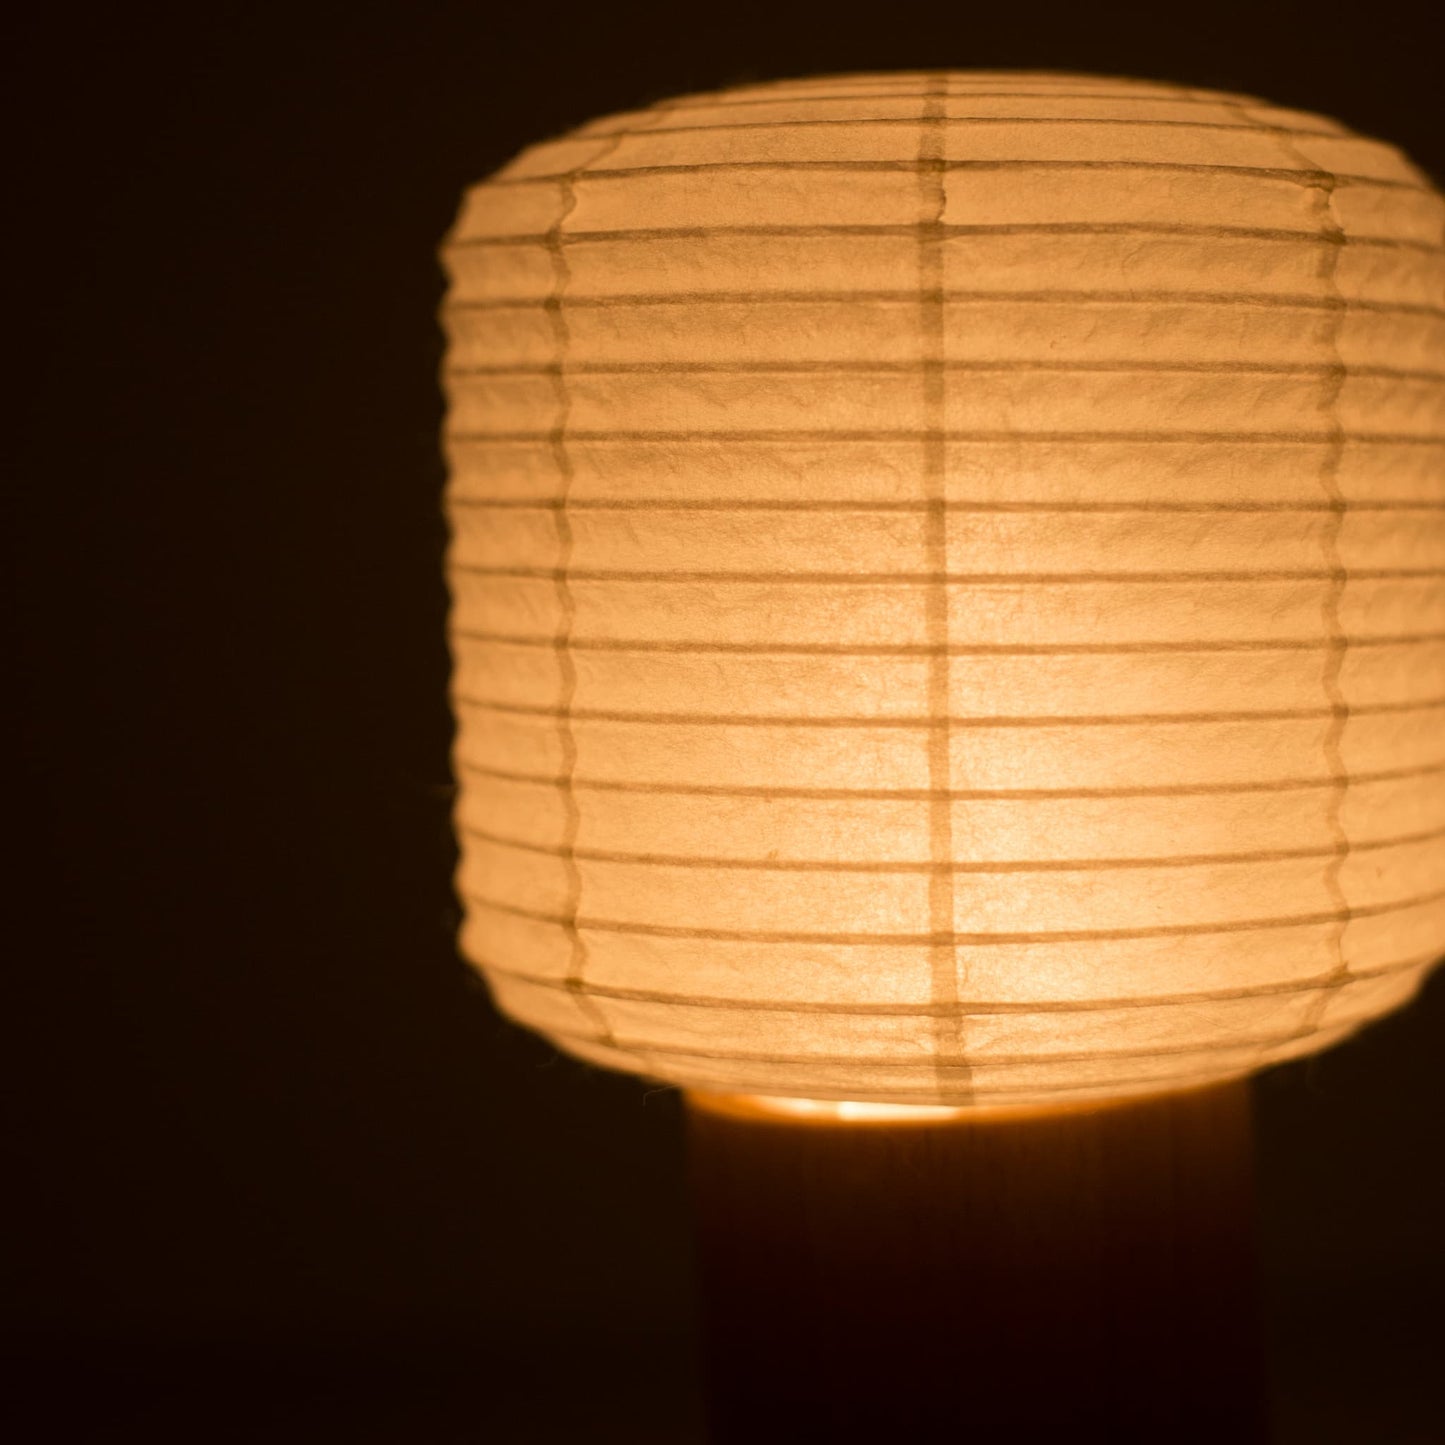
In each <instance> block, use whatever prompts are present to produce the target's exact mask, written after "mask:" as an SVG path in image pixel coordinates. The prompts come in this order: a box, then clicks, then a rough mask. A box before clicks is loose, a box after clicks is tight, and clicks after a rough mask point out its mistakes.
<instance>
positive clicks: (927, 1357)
mask: <svg viewBox="0 0 1445 1445" xmlns="http://www.w3.org/2000/svg"><path fill="white" fill-rule="evenodd" d="M688 1119H689V1126H688V1127H689V1136H690V1149H691V1156H692V1171H693V1180H694V1192H695V1208H696V1216H697V1228H698V1244H699V1255H700V1273H701V1284H702V1300H703V1314H704V1320H703V1334H704V1342H705V1345H704V1348H705V1353H706V1361H705V1366H706V1374H707V1386H708V1392H709V1414H710V1425H711V1430H712V1435H711V1438H712V1440H713V1442H714V1445H771V1442H774V1441H778V1442H782V1441H786V1442H788V1445H801V1442H811V1441H818V1442H829V1445H844V1442H853V1441H867V1442H870V1445H892V1442H912V1441H939V1442H943V1441H949V1442H952V1441H958V1442H970V1445H971V1442H988V1445H993V1442H1008V1445H1017V1442H1027V1441H1036V1440H1037V1441H1050V1442H1076V1441H1080V1440H1088V1441H1092V1440H1101V1441H1109V1442H1111V1445H1128V1442H1135V1441H1140V1442H1143V1441H1147V1442H1149V1445H1193V1442H1209V1445H1250V1442H1257V1441H1262V1440H1264V1439H1265V1436H1266V1432H1265V1426H1264V1409H1263V1370H1262V1363H1261V1350H1260V1343H1259V1334H1258V1324H1257V1313H1256V1310H1257V1306H1256V1289H1255V1277H1254V1274H1255V1271H1254V1230H1253V1194H1252V1156H1251V1141H1250V1097H1249V1091H1248V1085H1247V1084H1246V1083H1244V1082H1239V1083H1232V1084H1227V1085H1223V1086H1219V1087H1214V1088H1209V1089H1201V1090H1195V1091H1191V1092H1187V1093H1178V1094H1170V1095H1163V1096H1158V1097H1155V1098H1150V1099H1145V1100H1142V1101H1128V1102H1116V1103H1112V1104H1108V1105H1103V1106H1099V1107H1095V1108H1087V1109H1084V1108H1079V1109H1069V1110H1060V1111H1057V1112H1037V1113H1034V1112H1030V1113H1023V1112H1012V1113H1011V1112H1007V1111H995V1112H992V1113H989V1112H982V1113H978V1114H965V1115H954V1116H948V1117H944V1118H938V1117H933V1118H924V1119H921V1120H919V1121H918V1122H912V1121H909V1122H897V1121H888V1122H837V1121H831V1120H817V1119H813V1118H807V1119H799V1118H794V1117H789V1116H787V1115H783V1114H778V1113H774V1112H772V1111H770V1110H768V1109H766V1108H763V1107H760V1106H759V1105H758V1104H757V1103H756V1102H754V1101H750V1100H746V1099H738V1098H731V1097H726V1096H718V1095H706V1094H691V1095H689V1096H688Z"/></svg>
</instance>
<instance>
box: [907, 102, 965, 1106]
mask: <svg viewBox="0 0 1445 1445" xmlns="http://www.w3.org/2000/svg"><path fill="white" fill-rule="evenodd" d="M947 94H948V77H947V76H946V75H944V74H936V75H932V76H930V77H929V79H928V84H927V86H926V89H925V96H924V102H923V117H922V127H921V130H920V134H919V138H918V180H919V190H920V197H919V199H920V202H921V212H922V214H921V217H920V219H919V223H918V281H919V315H920V330H921V332H922V349H923V357H922V375H923V412H924V416H923V422H924V427H923V484H924V496H925V501H926V504H927V511H926V513H925V517H924V546H925V550H926V552H927V557H928V569H929V571H930V572H931V573H932V574H933V575H934V576H935V577H937V578H938V579H939V580H938V582H937V583H936V584H935V585H934V586H932V587H930V588H928V589H927V592H926V596H925V601H924V607H925V609H926V617H925V623H926V627H927V634H928V645H929V647H930V648H931V649H932V651H931V652H930V655H929V661H928V713H929V718H930V720H931V725H930V727H929V730H928V786H929V791H930V794H931V797H930V799H929V803H928V851H929V858H930V860H931V861H932V863H933V865H934V866H933V868H932V870H931V871H930V873H929V878H928V915H929V932H930V933H931V934H932V935H933V942H932V944H931V945H930V947H929V955H930V957H929V973H930V980H929V982H930V990H931V1000H932V1003H933V1005H934V1008H935V1010H936V1013H935V1020H934V1027H933V1053H934V1060H935V1065H934V1086H935V1088H936V1089H937V1091H938V1094H939V1097H940V1099H949V1100H953V1099H957V1098H958V1097H959V1095H960V1094H962V1095H964V1096H971V1095H972V1082H971V1078H972V1076H971V1071H970V1070H969V1068H968V1066H967V1064H965V1063H963V1062H962V1059H963V1052H964V1040H963V1017H962V1015H961V1013H960V1012H959V980H958V950H957V948H956V947H955V945H954V941H953V939H954V932H955V930H956V923H955V917H954V908H955V882H954V875H953V870H952V868H950V867H949V864H950V863H951V862H952V861H953V803H952V799H951V797H950V790H951V788H952V768H951V766H950V760H949V744H950V738H951V733H950V728H949V723H948V717H949V713H950V711H951V709H950V706H949V676H950V673H949V657H948V583H947V580H946V579H947V575H948V509H947V505H946V503H947V465H948V458H947V451H946V441H945V438H946V435H947V411H946V408H947V385H948V382H947V372H946V371H945V368H944V362H945V360H946V356H945V349H946V348H945V341H944V323H945V316H944V299H943V295H944V292H943V283H944V275H943V213H944V208H945V205H946V203H947V196H946V192H945V180H944V163H945V158H944V117H945V115H946V105H945V97H946V96H947ZM944 1060H947V1061H948V1062H947V1064H945V1063H944ZM950 1075H951V1076H952V1077H951V1078H950Z"/></svg>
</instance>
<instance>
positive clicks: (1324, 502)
mask: <svg viewBox="0 0 1445 1445" xmlns="http://www.w3.org/2000/svg"><path fill="white" fill-rule="evenodd" d="M1442 243H1445V203H1442V200H1441V197H1440V196H1439V195H1438V194H1436V193H1435V192H1434V191H1433V190H1432V189H1431V187H1430V185H1429V183H1428V182H1427V181H1426V179H1425V178H1424V177H1423V176H1422V175H1421V174H1420V172H1419V171H1417V170H1416V169H1415V168H1414V167H1412V166H1411V165H1410V164H1409V162H1408V161H1406V160H1405V159H1404V158H1403V157H1402V156H1401V155H1400V153H1399V152H1398V151H1396V150H1395V149H1394V148H1392V147H1390V146H1388V145H1384V144H1382V143H1380V142H1378V141H1374V140H1369V139H1364V138H1362V137H1360V136H1357V135H1355V134H1353V133H1351V132H1350V131H1349V130H1347V129H1346V128H1345V127H1343V126H1341V125H1339V124H1337V123H1335V122H1333V121H1330V120H1326V119H1323V118H1321V117H1319V116H1315V115H1309V114H1304V113H1301V112H1298V111H1293V110H1284V109H1280V108H1279V107H1276V106H1272V105H1269V104H1267V103H1265V102H1262V101H1258V100H1254V99H1251V98H1248V97H1244V96H1237V95H1228V94H1221V93H1217V92H1212V91H1202V90H1196V89H1186V88H1181V87H1178V86H1174V85H1165V84H1154V83H1144V82H1138V81H1132V80H1118V79H1109V78H1101V77H1088V76H1076V75H1038V74H1013V73H1011V74H989V73H981V72H956V73H940V74H908V73H889V74H884V75H858V76H841V77H833V78H826V79H813V80H804V81H798V82H789V83H778V84H766V85H753V86H745V87H742V88H739V89H734V90H729V91H725V92H721V93H718V94H713V95H697V96H690V97H687V98H685V99H680V100H675V101H669V102H665V103H662V104H659V105H656V106H653V107H651V108H650V109H647V110H643V111H639V112H635V113H629V114H625V115H616V116H610V117H608V118H606V119H603V120H599V121H596V122H594V123H592V124H590V125H587V126H584V127H583V128H582V129H580V130H578V131H576V132H574V133H572V134H571V135H568V136H565V137H563V138H562V139H560V140H555V141H550V142H547V143H545V144H542V145H537V146H534V147H532V148H530V149H528V150H527V151H525V152H523V154H522V155H521V156H519V157H518V158H517V159H516V160H515V161H513V162H512V163H511V164H510V165H509V166H507V167H506V168H505V169H503V170H502V171H501V172H500V173H499V174H498V175H496V176H494V177H493V178H491V179H490V180H488V181H487V182H485V183H483V184H481V185H479V186H477V187H475V188H474V189H473V190H471V191H470V192H469V194H468V196H467V198H466V201H465V204H464V205H463V208H462V212H461V216H460V218H459V220H458V222H457V224H456V227H455V229H454V231H453V233H452V234H451V236H450V237H449V239H448V242H447V246H446V251H445V259H446V263H447V266H448V269H449V272H450V275H451V289H450V292H449V295H448V300H447V303H446V309H445V324H446V327H447V331H448V335H449V350H448V353H447V362H446V377H445V384H446V389H447V394H448V398H449V416H448V424H447V446H448V450H449V457H450V466H451V483H450V488H449V495H448V507H449V515H450V519H451V525H452V546H451V551H450V559H449V568H450V580H451V587H452V594H453V610H452V618H451V631H452V640H453V651H454V659H455V672H454V703H455V708H456V713H457V719H458V731H457V742H456V753H455V766H456V776H457V781H458V784H459V789H460V794H459V803H458V807H457V828H458V835H459V839H460V844H461V848H462V861H461V864H460V871H459V889H460V892H461V894H462V895H463V897H464V899H465V904H466V923H465V926H464V932H463V946H464V949H465V951H466V952H467V954H468V955H469V957H470V958H471V959H472V960H474V961H475V962H476V963H477V964H478V965H479V966H480V967H481V968H482V969H483V970H484V972H485V973H486V975H487V977H488V980H489V982H490V985H491V988H492V991H493V994H494V997H495V998H496V1001H497V1003H498V1005H499V1006H500V1007H501V1008H502V1009H503V1010H505V1011H506V1012H507V1013H508V1014H510V1015H511V1016H513V1017H514V1018H516V1019H518V1020H520V1021H521V1022H523V1023H525V1024H527V1025H529V1026H531V1027H532V1028H534V1029H537V1030H540V1031H541V1032H542V1033H544V1034H546V1035H547V1036H548V1037H549V1038H551V1039H553V1040H554V1041H555V1042H556V1044H557V1045H558V1046H559V1047H561V1048H563V1049H566V1050H568V1051H569V1052H571V1053H573V1054H578V1055H580V1056H582V1057H583V1058H586V1059H589V1060H593V1061H595V1062H597V1063H600V1064H605V1065H610V1066H612V1067H616V1068H622V1069H628V1070H632V1071H634V1072H637V1073H641V1074H645V1075H648V1076H651V1077H654V1078H658V1079H662V1080H667V1081H671V1082H673V1083H677V1084H681V1085H684V1086H687V1087H691V1088H701V1089H717V1090H726V1091H729V1092H742V1093H753V1094H761V1095H791V1096H802V1097H809V1098H817V1099H844V1098H846V1099H856V1100H861V1101H874V1102H879V1103H889V1102H902V1103H908V1102H916V1103H948V1104H969V1103H978V1104H1037V1103H1054V1102H1060V1103H1061V1102H1067V1101H1073V1100H1087V1099H1089V1098H1091V1097H1107V1096H1111V1095H1122V1094H1128V1093H1135V1092H1141V1091H1155V1090H1162V1089H1168V1088H1174V1087H1183V1086H1187V1085H1192V1084H1202V1083H1206V1082H1209V1081H1212V1080H1219V1079H1224V1078H1228V1077H1231V1076H1236V1075H1240V1074H1243V1073H1246V1072H1248V1071H1250V1070H1253V1069H1257V1068H1259V1067H1262V1066H1264V1065H1267V1064H1270V1063H1272V1062H1275V1061H1277V1060H1281V1059H1287V1058H1290V1057H1293V1056H1297V1055H1300V1054H1304V1053H1308V1052H1311V1051H1313V1050H1316V1049H1319V1048H1322V1047H1324V1046H1326V1045H1328V1044H1330V1043H1332V1042H1334V1041H1335V1040H1338V1039H1339V1038H1341V1037H1342V1036H1344V1035H1346V1034H1348V1033H1349V1032H1351V1031H1352V1030H1354V1029H1355V1028H1357V1027H1358V1026H1359V1025H1360V1024H1362V1023H1364V1022H1366V1021H1367V1020H1369V1019H1371V1018H1373V1017H1375V1016H1377V1015H1379V1014H1381V1013H1383V1012H1385V1011H1386V1010H1389V1009H1391V1008H1394V1007H1395V1006H1397V1005H1398V1004H1400V1003H1402V1002H1403V1001H1404V1000H1406V999H1407V998H1408V997H1409V996H1410V995H1411V994H1412V993H1413V992H1414V991H1415V989H1416V988H1417V986H1418V984H1419V982H1420V980H1421V978H1422V976H1423V974H1424V972H1425V970H1426V969H1427V968H1428V967H1429V965H1430V964H1431V962H1432V961H1433V960H1435V958H1436V957H1437V956H1438V955H1439V954H1440V953H1441V951H1442V949H1445V244H1442Z"/></svg>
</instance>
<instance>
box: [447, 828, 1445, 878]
mask: <svg viewBox="0 0 1445 1445" xmlns="http://www.w3.org/2000/svg"><path fill="white" fill-rule="evenodd" d="M457 831H458V832H459V833H461V834H463V835H464V836H465V837H468V838H476V839H478V840H479V841H481V842H484V843H493V844H496V845H497V846H499V847H503V848H515V849H517V850H519V851H521V852H525V853H538V854H541V855H542V856H544V857H548V858H567V859H573V858H575V859H580V860H584V861H588V862H593V863H620V864H626V865H629V866H636V867H647V868H681V869H688V870H703V871H706V870H712V869H716V870H717V871H719V872H747V873H849V874H853V873H859V874H890V873H899V874H908V875H928V876H932V875H935V874H960V873H980V874H1014V873H1106V872H1115V871H1129V870H1136V869H1150V868H1196V867H1215V866H1220V865H1229V864H1239V863H1287V862H1293V861H1296V860H1299V859H1304V858H1332V857H1334V856H1335V855H1336V854H1337V853H1338V852H1339V851H1340V850H1339V845H1338V844H1337V843H1335V842H1333V841H1331V842H1330V843H1328V844H1326V845H1325V846H1323V847H1318V848H1261V849H1257V850H1256V851H1254V852H1249V853H1196V854H1192V855H1182V856H1175V857H1156V858H1066V859H1043V860H1033V859H1024V860H1010V861H1005V862H991V863H957V862H954V863H933V862H922V861H920V862H913V863H903V862H889V863H860V862H856V861H848V860H843V861H828V860H819V859H802V858H798V859H777V858H705V857H700V856H696V855H693V856H687V855H682V856H678V855H668V854H662V853H625V852H617V851H614V850H609V849H605V848H572V847H561V846H553V845H551V844H544V843H532V842H527V841H524V840H523V839H520V838H507V837H503V836H502V835H501V834H498V833H491V832H488V831H487V830H486V829H484V828H477V827H474V826H472V825H471V824H458V826H457ZM1441 838H1445V827H1439V828H1429V829H1426V830H1425V831H1423V832H1418V833H1402V834H1400V835H1398V836H1396V837H1393V838H1377V839H1373V840H1371V841H1369V842H1351V844H1350V852H1351V854H1355V853H1366V852H1376V851H1379V850H1380V849H1382V848H1399V847H1405V846H1407V845H1409V844H1411V843H1432V842H1436V841H1437V840H1439V839H1441Z"/></svg>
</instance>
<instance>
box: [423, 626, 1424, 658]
mask: <svg viewBox="0 0 1445 1445" xmlns="http://www.w3.org/2000/svg"><path fill="white" fill-rule="evenodd" d="M449 635H450V636H451V637H452V638H454V639H456V638H462V639H466V640H468V641H473V642H494V643H501V644H504V645H506V646H510V647H537V648H543V649H546V650H547V651H554V650H555V649H556V646H557V639H556V637H555V636H554V635H553V634H551V633H547V634H544V635H541V636H536V637H527V636H523V635H521V634H514V633H506V632H483V631H480V630H478V629H475V628H465V627H453V628H451V629H450V633H449ZM1345 641H1346V642H1347V643H1348V644H1349V646H1350V647H1351V648H1352V649H1353V648H1360V647H1413V646H1418V645H1420V644H1422V643H1435V642H1445V631H1441V632H1405V633H1395V634H1387V635H1384V636H1380V637H1350V638H1346V639H1345ZM567 645H568V647H569V648H570V649H571V650H572V651H573V652H677V653H685V654H689V655H694V656H699V657H706V656H709V655H711V654H713V653H718V654H721V655H725V656H734V655H738V654H742V655H744V656H748V657H774V656H776V657H1131V656H1137V655H1145V656H1149V655H1155V654H1159V655H1168V654H1171V653H1179V652H1211V653H1212V652H1320V651H1322V650H1323V649H1324V648H1326V647H1329V646H1332V645H1333V644H1332V642H1331V640H1330V639H1329V638H1327V637H1312V638H1303V639H1289V638H1280V639H1270V640H1267V641H1257V642H1253V641H1238V640H1235V639H1230V640H1228V641H1212V642H1211V641H1208V640H1202V639H1194V640H1188V641H1183V642H1120V643H1107V642H1078V643H1036V644H1034V643H980V644H977V645H975V646H969V645H968V644H966V643H949V644H948V645H946V646H940V647H934V646H930V645H929V644H927V643H915V644H911V645H910V644H907V643H900V644H894V645H889V644H880V645H877V646H872V647H866V646H850V645H848V644H847V643H833V642H817V643H793V644H791V645H790V644H787V643H782V642H668V641H657V640H653V639H648V638H596V639H588V638H586V637H582V638H577V637H572V638H569V639H568V643H567Z"/></svg>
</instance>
